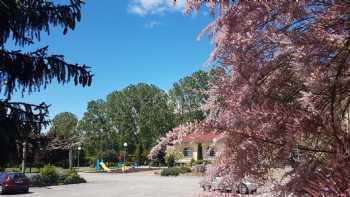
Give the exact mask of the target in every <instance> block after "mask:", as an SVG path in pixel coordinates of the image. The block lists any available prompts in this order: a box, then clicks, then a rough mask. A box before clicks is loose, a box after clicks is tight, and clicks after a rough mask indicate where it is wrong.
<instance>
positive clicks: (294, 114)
mask: <svg viewBox="0 0 350 197" xmlns="http://www.w3.org/2000/svg"><path fill="white" fill-rule="evenodd" d="M203 5H208V6H209V7H211V10H212V11H213V12H215V11H216V10H218V12H219V15H218V17H217V18H216V19H215V21H214V22H213V23H212V24H210V25H209V26H208V27H207V28H206V29H205V30H204V32H206V33H208V34H209V36H210V37H211V39H212V41H213V43H214V46H215V48H214V50H213V52H212V54H211V55H210V58H209V63H215V65H219V66H217V67H219V68H218V69H216V74H217V76H216V77H217V79H216V80H213V81H212V84H211V88H210V90H209V95H210V98H209V99H208V101H207V103H206V105H205V106H204V109H205V110H206V111H208V112H209V114H208V116H207V118H206V119H205V120H204V121H203V122H202V123H200V125H197V130H210V131H216V132H219V133H225V134H226V136H227V139H226V149H225V151H224V152H223V153H222V154H221V155H220V156H219V157H218V159H217V161H216V163H215V166H214V168H215V170H211V173H210V175H211V176H218V175H219V176H223V177H226V179H227V181H228V182H232V183H233V182H238V181H240V180H243V179H245V178H247V177H249V178H251V179H255V180H256V181H257V182H259V183H262V184H264V183H265V184H266V183H270V182H271V173H270V172H271V169H276V168H278V167H282V168H284V167H285V166H288V165H290V162H289V161H290V160H289V159H290V155H291V153H292V152H293V151H295V150H298V151H299V152H300V158H299V160H298V161H297V165H293V167H294V168H292V170H291V171H290V172H289V174H288V176H286V178H285V179H284V182H283V183H282V182H276V183H275V184H274V186H275V187H274V189H275V191H276V193H275V195H282V194H286V193H287V194H288V193H289V194H294V195H296V196H303V195H307V196H315V197H316V196H321V195H324V196H350V178H349V177H350V132H349V130H348V128H349V127H348V126H347V127H346V126H344V124H345V125H346V121H348V120H347V119H346V117H347V115H348V111H349V105H350V96H349V95H350V65H349V58H350V42H349V29H350V1H347V0H334V1H330V0H299V1H290V0H276V1H267V0H261V1H238V0H235V1H230V0H215V1H214V0H189V1H188V3H187V11H188V12H190V11H192V10H198V9H200V7H201V6H203ZM170 135H171V134H170ZM170 138H171V137H170ZM164 143H165V144H166V141H165V142H164ZM158 149H159V147H158ZM213 196H215V194H213Z"/></svg>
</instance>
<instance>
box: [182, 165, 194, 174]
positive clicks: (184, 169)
mask: <svg viewBox="0 0 350 197" xmlns="http://www.w3.org/2000/svg"><path fill="white" fill-rule="evenodd" d="M180 171H181V174H185V173H190V172H192V170H191V168H189V167H186V166H181V167H180Z"/></svg>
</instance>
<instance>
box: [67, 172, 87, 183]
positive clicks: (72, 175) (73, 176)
mask: <svg viewBox="0 0 350 197" xmlns="http://www.w3.org/2000/svg"><path fill="white" fill-rule="evenodd" d="M63 177H64V179H63V181H62V182H61V183H62V184H64V185H68V184H78V183H86V180H85V179H84V178H82V177H81V176H79V174H78V173H77V172H76V171H70V172H69V173H68V174H67V175H65V176H63Z"/></svg>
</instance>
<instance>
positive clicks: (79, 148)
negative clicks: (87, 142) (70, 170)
mask: <svg viewBox="0 0 350 197" xmlns="http://www.w3.org/2000/svg"><path fill="white" fill-rule="evenodd" d="M80 151H81V146H79V147H78V172H79V166H80V160H79V159H80V158H79V156H80Z"/></svg>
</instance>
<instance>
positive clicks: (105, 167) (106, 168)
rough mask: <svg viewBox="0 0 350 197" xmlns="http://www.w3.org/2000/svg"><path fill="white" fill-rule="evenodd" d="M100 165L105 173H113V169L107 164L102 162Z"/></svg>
mask: <svg viewBox="0 0 350 197" xmlns="http://www.w3.org/2000/svg"><path fill="white" fill-rule="evenodd" d="M100 165H101V167H102V169H103V170H104V171H106V172H111V169H109V168H108V167H107V166H106V164H105V163H103V162H100Z"/></svg>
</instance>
